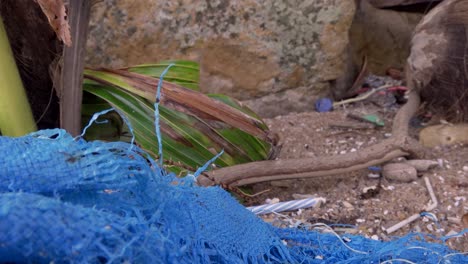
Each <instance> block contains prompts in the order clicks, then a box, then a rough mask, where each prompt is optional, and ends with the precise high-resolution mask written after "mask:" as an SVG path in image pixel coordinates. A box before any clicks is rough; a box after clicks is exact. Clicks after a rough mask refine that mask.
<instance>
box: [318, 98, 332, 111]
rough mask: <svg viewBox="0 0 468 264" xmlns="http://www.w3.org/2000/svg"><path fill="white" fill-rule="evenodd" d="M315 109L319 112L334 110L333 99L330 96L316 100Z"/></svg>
mask: <svg viewBox="0 0 468 264" xmlns="http://www.w3.org/2000/svg"><path fill="white" fill-rule="evenodd" d="M315 110H317V112H319V113H323V112H330V111H331V110H333V101H332V100H331V99H330V98H320V99H318V100H317V101H316V102H315Z"/></svg>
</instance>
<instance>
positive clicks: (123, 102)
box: [84, 61, 275, 172]
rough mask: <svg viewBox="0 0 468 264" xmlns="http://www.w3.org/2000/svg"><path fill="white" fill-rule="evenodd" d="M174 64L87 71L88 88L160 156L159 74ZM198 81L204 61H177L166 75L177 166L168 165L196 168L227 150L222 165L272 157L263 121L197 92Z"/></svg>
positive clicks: (168, 135) (170, 155)
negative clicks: (156, 104)
mask: <svg viewBox="0 0 468 264" xmlns="http://www.w3.org/2000/svg"><path fill="white" fill-rule="evenodd" d="M169 63H174V62H167V63H166V62H165V63H158V64H151V65H140V66H136V67H131V68H124V69H119V70H110V69H101V70H90V69H88V70H85V82H84V90H85V91H86V92H88V93H91V94H93V95H94V96H96V97H99V98H100V99H102V100H105V101H106V102H107V103H109V104H110V105H111V106H113V107H114V108H116V109H117V110H118V111H120V112H121V113H123V114H124V115H125V116H126V117H127V118H128V120H129V122H130V123H131V125H132V127H133V129H134V134H135V138H136V142H137V144H139V145H140V146H141V147H143V148H144V149H145V150H147V151H148V152H149V153H150V154H152V155H153V157H154V158H158V157H157V153H158V143H157V140H156V134H155V129H154V106H153V104H154V101H155V94H156V87H157V83H158V81H159V79H158V78H157V77H159V76H160V74H161V73H162V71H163V70H164V69H165V68H166V67H167V66H168V65H169ZM169 80H170V82H169ZM198 80H199V74H198V65H197V64H195V63H193V62H187V61H180V62H179V61H177V62H175V66H173V67H171V68H170V70H169V71H168V73H167V75H165V76H164V82H163V85H162V89H161V105H160V128H161V132H162V141H163V150H164V157H165V158H167V159H168V160H165V162H164V163H165V164H168V165H173V166H170V167H169V168H168V169H170V170H173V171H176V172H180V171H181V170H183V168H186V169H188V170H191V171H194V170H195V169H196V168H197V167H200V166H202V165H203V164H204V163H205V162H206V161H207V160H209V159H210V158H212V157H213V156H214V155H215V154H217V153H219V152H220V151H221V150H222V149H224V154H223V155H221V157H220V158H219V159H217V161H216V162H215V164H216V165H217V166H222V167H224V166H230V165H234V164H239V163H244V162H251V161H256V160H263V159H267V158H268V157H269V156H271V153H273V150H274V148H275V141H274V139H273V137H271V136H270V134H269V130H268V128H267V126H266V125H265V124H264V123H263V121H262V120H261V119H260V118H259V117H258V116H256V115H255V114H254V113H253V112H252V111H251V110H249V109H247V108H246V107H243V106H241V105H240V104H239V103H238V102H237V101H235V100H233V99H232V98H229V97H227V96H221V95H210V96H207V95H204V94H202V93H200V92H197V91H196V89H198ZM182 86H184V87H187V88H184V87H182ZM188 88H189V89H188Z"/></svg>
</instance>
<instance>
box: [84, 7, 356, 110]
mask: <svg viewBox="0 0 468 264" xmlns="http://www.w3.org/2000/svg"><path fill="white" fill-rule="evenodd" d="M354 12H355V1H353V0H327V1H325V0H308V1H299V0H288V1H286V0H281V1H273V0H245V1H231V0H212V1H208V0H203V1H192V0H178V1H150V0H140V1H134V0H104V1H102V2H100V3H98V4H96V5H95V6H94V8H93V15H92V22H91V26H90V37H89V41H88V48H87V51H88V57H87V63H88V65H90V66H112V67H119V66H124V65H132V64H140V63H149V62H156V61H160V60H167V59H191V60H196V61H199V62H200V64H201V70H202V76H201V87H202V91H204V92H216V93H224V94H228V95H231V96H234V97H236V98H238V99H241V100H251V99H253V98H259V97H262V96H268V98H271V100H266V99H265V100H261V101H258V102H257V103H254V104H253V105H256V106H257V107H256V108H258V109H262V108H263V107H267V108H273V109H274V110H275V111H273V112H272V111H263V112H267V113H264V114H267V115H268V116H273V115H276V114H279V113H287V111H286V110H282V109H290V110H291V109H292V110H293V111H304V110H311V109H313V100H314V96H315V95H317V94H318V93H321V92H324V91H326V90H327V89H328V87H329V86H328V81H330V80H334V79H336V78H338V77H339V76H341V75H342V74H343V71H344V68H345V67H344V66H345V64H344V59H345V58H346V56H345V55H346V51H347V47H348V30H349V27H350V25H351V22H352V19H353V16H354ZM294 91H299V92H298V93H295V94H294V96H296V97H303V100H302V101H304V102H306V103H304V104H303V105H302V106H301V107H298V106H295V105H294V104H296V102H295V101H291V100H279V99H280V98H283V97H284V95H285V94H288V93H289V94H291V93H294ZM278 103H279V104H278ZM273 105H274V107H273Z"/></svg>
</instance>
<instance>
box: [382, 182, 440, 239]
mask: <svg viewBox="0 0 468 264" xmlns="http://www.w3.org/2000/svg"><path fill="white" fill-rule="evenodd" d="M424 182H425V183H426V187H427V191H428V192H429V196H430V197H431V203H429V204H428V205H427V206H426V207H425V208H424V209H423V211H426V212H430V211H432V210H434V209H435V208H436V207H437V205H438V202H437V198H436V196H435V193H434V190H433V189H432V185H431V182H430V180H429V178H428V177H426V176H425V177H424ZM422 215H423V214H422V213H419V214H414V215H412V216H410V217H408V218H407V219H405V220H403V221H401V222H399V223H398V224H396V225H393V226H391V227H389V228H386V229H385V231H386V232H387V234H391V233H393V232H395V231H397V230H399V229H400V228H402V227H404V226H406V225H408V224H410V223H411V222H413V221H415V220H417V219H418V218H420V217H421V216H422Z"/></svg>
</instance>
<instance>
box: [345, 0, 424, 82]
mask: <svg viewBox="0 0 468 264" xmlns="http://www.w3.org/2000/svg"><path fill="white" fill-rule="evenodd" d="M422 17H423V14H421V13H411V12H401V11H395V10H388V9H377V8H375V7H373V6H372V5H370V4H369V3H368V2H367V1H366V0H363V1H360V3H359V6H358V9H357V11H356V17H355V20H354V21H353V25H352V27H351V30H350V36H351V43H352V45H353V50H354V52H355V56H356V57H357V58H356V62H358V63H361V61H362V57H363V56H364V55H367V57H368V62H369V69H370V70H371V71H372V72H373V73H374V74H380V75H382V74H385V70H386V69H387V68H388V67H391V66H392V67H400V68H401V67H403V66H404V64H405V63H406V59H407V58H408V56H409V52H410V42H411V36H412V33H413V30H414V28H415V27H416V25H417V24H418V23H419V21H420V20H421V19H422Z"/></svg>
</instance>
